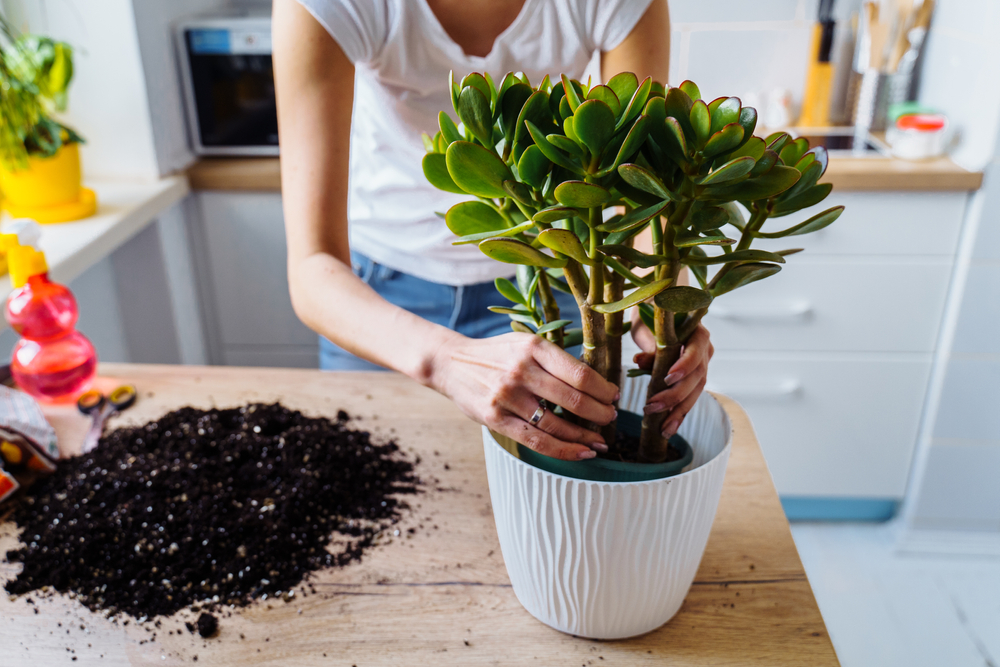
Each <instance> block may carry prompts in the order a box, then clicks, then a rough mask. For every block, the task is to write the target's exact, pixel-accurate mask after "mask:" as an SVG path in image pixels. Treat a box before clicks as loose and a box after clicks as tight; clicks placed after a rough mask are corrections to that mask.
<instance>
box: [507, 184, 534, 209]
mask: <svg viewBox="0 0 1000 667" xmlns="http://www.w3.org/2000/svg"><path fill="white" fill-rule="evenodd" d="M503 189H504V190H505V191H506V192H507V195H508V196H510V197H512V198H514V199H515V200H517V201H518V202H520V203H521V204H523V205H524V206H526V207H534V205H535V203H534V202H533V201H531V191H530V190H528V186H527V185H525V184H524V183H518V182H517V181H504V182H503Z"/></svg>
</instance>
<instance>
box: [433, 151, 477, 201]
mask: <svg viewBox="0 0 1000 667" xmlns="http://www.w3.org/2000/svg"><path fill="white" fill-rule="evenodd" d="M421 166H422V167H423V169H424V177H425V178H426V179H427V181H428V182H429V183H430V184H431V185H433V186H434V187H436V188H437V189H438V190H444V191H445V192H454V193H455V194H458V195H465V194H469V193H467V192H466V191H465V190H463V189H462V188H460V187H458V185H457V184H456V183H455V181H453V180H452V178H451V174H449V173H448V161H447V159H446V158H445V156H444V155H443V154H442V153H428V154H427V155H425V156H424V159H423V161H422V162H421Z"/></svg>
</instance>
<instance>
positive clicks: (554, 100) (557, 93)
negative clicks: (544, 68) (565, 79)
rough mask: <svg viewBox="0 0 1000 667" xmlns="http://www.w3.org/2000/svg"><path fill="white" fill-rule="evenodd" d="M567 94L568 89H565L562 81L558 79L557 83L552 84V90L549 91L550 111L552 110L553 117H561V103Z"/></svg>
mask: <svg viewBox="0 0 1000 667" xmlns="http://www.w3.org/2000/svg"><path fill="white" fill-rule="evenodd" d="M565 96H566V91H564V90H563V85H562V81H557V82H556V85H554V86H552V90H550V91H549V111H550V112H552V117H553V118H558V117H559V103H560V102H561V101H562V98H563V97H565Z"/></svg>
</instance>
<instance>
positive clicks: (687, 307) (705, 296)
mask: <svg viewBox="0 0 1000 667" xmlns="http://www.w3.org/2000/svg"><path fill="white" fill-rule="evenodd" d="M653 303H655V304H656V305H657V307H659V308H662V309H663V310H668V311H670V312H672V313H690V312H691V311H693V310H698V309H699V308H708V306H709V305H710V304H711V303H712V295H711V294H710V293H708V292H706V291H705V290H701V289H698V288H697V287H689V286H687V285H675V286H674V287H670V288H668V289H665V290H663V291H662V292H660V293H659V294H657V295H656V296H655V297H653Z"/></svg>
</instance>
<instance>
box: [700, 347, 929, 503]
mask: <svg viewBox="0 0 1000 667" xmlns="http://www.w3.org/2000/svg"><path fill="white" fill-rule="evenodd" d="M898 357H899V358H892V357H887V356H880V355H852V354H843V355H834V354H830V355H822V356H820V355H816V356H812V355H796V356H795V357H794V358H792V357H789V356H787V355H785V356H781V355H765V354H756V355H736V354H727V353H724V352H723V353H719V354H717V355H716V357H715V358H714V359H713V360H712V364H711V367H710V368H709V374H708V388H709V389H711V390H713V391H718V392H720V393H723V394H726V395H727V396H730V397H732V398H733V399H735V400H736V401H738V402H739V403H740V404H741V405H742V406H743V407H744V409H746V411H747V414H749V415H750V419H751V420H752V422H753V426H754V430H755V431H756V433H757V438H758V440H759V441H760V445H761V448H762V449H763V451H764V456H765V458H766V459H767V464H768V467H769V468H770V470H771V475H772V476H773V477H774V483H775V486H776V487H777V489H778V493H779V494H783V495H790V496H814V497H815V496H855V497H866V498H877V497H883V498H901V497H902V496H903V493H904V490H905V487H906V480H907V476H908V473H909V469H910V459H911V456H912V454H913V448H914V446H915V443H916V439H917V429H918V426H919V423H920V415H921V410H922V407H923V402H924V394H925V392H926V388H927V381H928V378H929V376H930V368H931V359H930V355H898Z"/></svg>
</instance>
